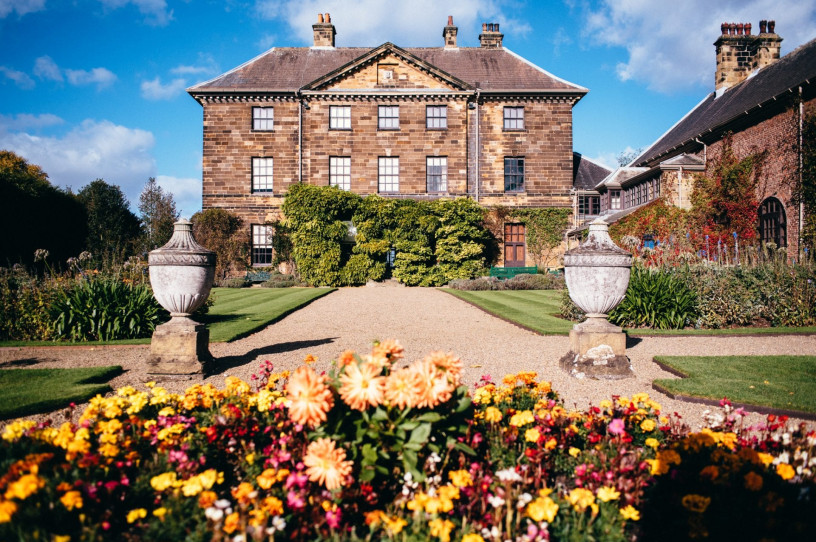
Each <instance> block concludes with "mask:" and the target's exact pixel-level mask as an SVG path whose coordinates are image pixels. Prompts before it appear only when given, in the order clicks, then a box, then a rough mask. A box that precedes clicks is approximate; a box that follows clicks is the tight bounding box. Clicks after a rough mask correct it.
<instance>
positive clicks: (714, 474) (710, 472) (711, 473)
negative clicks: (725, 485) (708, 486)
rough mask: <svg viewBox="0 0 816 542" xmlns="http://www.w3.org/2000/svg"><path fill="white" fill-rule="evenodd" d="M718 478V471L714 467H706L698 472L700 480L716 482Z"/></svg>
mask: <svg viewBox="0 0 816 542" xmlns="http://www.w3.org/2000/svg"><path fill="white" fill-rule="evenodd" d="M719 476H720V469H719V468H718V467H717V466H716V465H706V466H705V467H703V470H701V471H700V478H708V479H709V480H716V479H717V478H719Z"/></svg>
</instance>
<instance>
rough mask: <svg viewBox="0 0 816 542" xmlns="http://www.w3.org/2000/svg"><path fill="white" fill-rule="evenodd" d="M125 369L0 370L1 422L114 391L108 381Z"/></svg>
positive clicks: (58, 407)
mask: <svg viewBox="0 0 816 542" xmlns="http://www.w3.org/2000/svg"><path fill="white" fill-rule="evenodd" d="M121 372H122V367H120V366H118V365H115V366H110V367H86V368H80V369H4V370H2V371H0V419H2V420H7V419H9V418H19V417H21V416H30V415H32V414H39V413H41V412H51V411H53V410H57V409H60V408H64V407H67V406H68V405H69V404H71V403H82V402H84V401H87V400H88V399H90V398H91V397H94V396H95V395H96V394H104V393H107V392H109V391H111V387H110V386H109V385H108V384H107V382H108V380H110V379H111V378H113V377H115V376H116V375H118V374H120V373H121Z"/></svg>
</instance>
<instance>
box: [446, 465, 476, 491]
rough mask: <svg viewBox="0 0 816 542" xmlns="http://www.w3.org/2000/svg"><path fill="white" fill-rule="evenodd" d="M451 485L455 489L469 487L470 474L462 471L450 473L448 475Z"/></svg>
mask: <svg viewBox="0 0 816 542" xmlns="http://www.w3.org/2000/svg"><path fill="white" fill-rule="evenodd" d="M448 478H450V481H451V483H452V484H453V485H454V486H456V487H469V486H472V485H473V479H472V478H471V477H470V473H469V472H468V471H466V470H464V469H460V470H455V471H451V472H449V473H448Z"/></svg>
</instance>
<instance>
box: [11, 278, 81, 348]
mask: <svg viewBox="0 0 816 542" xmlns="http://www.w3.org/2000/svg"><path fill="white" fill-rule="evenodd" d="M70 282H71V281H70V280H68V279H64V278H60V277H52V276H47V277H46V278H43V279H39V278H37V277H34V276H31V275H29V274H28V273H27V272H26V271H25V269H24V268H23V267H22V266H14V267H13V268H0V340H4V341H8V340H17V341H31V340H33V341H47V340H50V339H51V338H52V336H53V329H52V326H51V317H50V315H49V314H48V307H49V306H51V305H52V304H53V302H54V301H55V300H56V299H57V297H59V296H60V295H61V294H62V292H63V290H65V289H66V288H68V287H70Z"/></svg>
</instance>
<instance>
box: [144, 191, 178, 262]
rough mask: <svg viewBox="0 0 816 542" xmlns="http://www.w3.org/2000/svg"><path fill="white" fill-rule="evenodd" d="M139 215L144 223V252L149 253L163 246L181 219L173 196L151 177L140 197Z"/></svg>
mask: <svg viewBox="0 0 816 542" xmlns="http://www.w3.org/2000/svg"><path fill="white" fill-rule="evenodd" d="M139 214H140V215H141V216H140V219H141V222H142V239H141V245H142V251H144V252H149V251H151V250H153V249H156V248H159V247H161V246H163V245H164V244H165V243H167V241H169V240H170V237H171V236H172V235H173V223H174V222H176V221H177V220H178V218H179V213H178V211H177V210H176V202H175V201H174V200H173V194H171V193H170V192H165V191H164V190H163V189H162V187H161V186H159V184H158V183H157V182H156V178H155V177H150V178H149V179H148V180H147V182H146V183H145V185H144V188H142V193H141V194H140V195H139Z"/></svg>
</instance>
